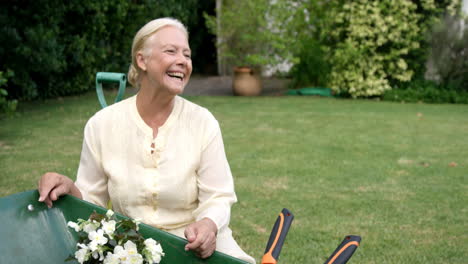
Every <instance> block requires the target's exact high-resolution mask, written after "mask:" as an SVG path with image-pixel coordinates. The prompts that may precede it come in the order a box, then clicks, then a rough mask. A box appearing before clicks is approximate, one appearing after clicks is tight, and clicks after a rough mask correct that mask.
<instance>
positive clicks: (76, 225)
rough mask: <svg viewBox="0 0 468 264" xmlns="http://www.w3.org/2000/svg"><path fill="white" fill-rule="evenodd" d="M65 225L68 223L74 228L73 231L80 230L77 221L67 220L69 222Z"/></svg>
mask: <svg viewBox="0 0 468 264" xmlns="http://www.w3.org/2000/svg"><path fill="white" fill-rule="evenodd" d="M67 225H68V226H69V227H71V228H73V229H75V232H80V230H81V228H80V226H79V225H78V224H77V223H75V222H72V221H69V222H68V223H67Z"/></svg>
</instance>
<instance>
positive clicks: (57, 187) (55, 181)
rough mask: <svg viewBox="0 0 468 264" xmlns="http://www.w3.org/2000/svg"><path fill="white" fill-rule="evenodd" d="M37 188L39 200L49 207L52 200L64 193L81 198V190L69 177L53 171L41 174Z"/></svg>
mask: <svg viewBox="0 0 468 264" xmlns="http://www.w3.org/2000/svg"><path fill="white" fill-rule="evenodd" d="M38 190H39V202H44V203H45V204H46V205H47V206H48V207H49V208H51V207H52V202H53V201H57V199H58V198H59V197H60V196H62V195H64V194H71V195H73V196H76V197H78V198H80V199H81V198H82V196H81V192H80V191H79V190H78V188H77V187H76V186H75V183H74V182H73V181H72V180H71V179H70V178H68V177H67V176H64V175H62V174H58V173H55V172H47V173H46V174H44V175H42V177H41V179H40V180H39V184H38Z"/></svg>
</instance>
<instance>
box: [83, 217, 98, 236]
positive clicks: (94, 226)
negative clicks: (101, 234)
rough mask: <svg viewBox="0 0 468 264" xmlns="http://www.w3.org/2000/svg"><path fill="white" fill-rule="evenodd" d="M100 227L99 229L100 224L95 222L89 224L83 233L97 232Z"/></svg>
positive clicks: (85, 226)
mask: <svg viewBox="0 0 468 264" xmlns="http://www.w3.org/2000/svg"><path fill="white" fill-rule="evenodd" d="M98 227H99V223H98V222H96V221H94V220H93V222H88V223H87V224H85V225H84V227H83V231H85V232H86V233H88V234H89V233H91V232H93V231H96V229H97V228H98Z"/></svg>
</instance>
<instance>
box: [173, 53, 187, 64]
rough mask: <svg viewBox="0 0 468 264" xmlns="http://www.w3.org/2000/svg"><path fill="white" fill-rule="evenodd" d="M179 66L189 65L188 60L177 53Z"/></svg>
mask: <svg viewBox="0 0 468 264" xmlns="http://www.w3.org/2000/svg"><path fill="white" fill-rule="evenodd" d="M176 63H177V64H183V65H187V63H188V58H187V57H186V56H185V55H184V54H183V53H177V61H176Z"/></svg>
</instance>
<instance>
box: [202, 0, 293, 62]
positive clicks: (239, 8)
mask: <svg viewBox="0 0 468 264" xmlns="http://www.w3.org/2000/svg"><path fill="white" fill-rule="evenodd" d="M295 12H296V9H295V8H294V7H291V5H290V3H288V2H286V1H269V0H250V1H236V0H225V1H223V5H222V10H220V12H218V14H217V15H218V18H217V17H215V16H209V15H207V14H205V19H206V25H207V27H208V28H209V29H210V31H211V32H212V33H213V34H216V35H217V36H218V38H219V39H220V40H221V41H220V42H218V43H217V45H218V47H219V49H220V51H221V52H220V56H221V59H223V60H225V62H226V63H227V65H229V66H231V67H232V66H247V67H253V68H260V69H261V68H265V66H270V67H275V66H276V65H278V64H280V63H282V62H284V61H285V60H286V61H289V62H293V61H295V60H296V58H295V57H294V56H293V52H291V47H292V45H293V43H294V42H295V39H294V38H293V37H292V35H291V33H292V32H294V28H293V24H292V23H293V22H294V21H293V19H292V17H291V16H292V14H293V13H295ZM218 19H219V20H218ZM218 21H219V25H218V24H217V22H218Z"/></svg>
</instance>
